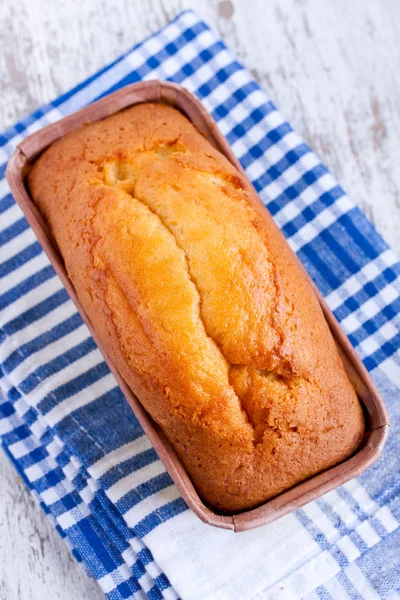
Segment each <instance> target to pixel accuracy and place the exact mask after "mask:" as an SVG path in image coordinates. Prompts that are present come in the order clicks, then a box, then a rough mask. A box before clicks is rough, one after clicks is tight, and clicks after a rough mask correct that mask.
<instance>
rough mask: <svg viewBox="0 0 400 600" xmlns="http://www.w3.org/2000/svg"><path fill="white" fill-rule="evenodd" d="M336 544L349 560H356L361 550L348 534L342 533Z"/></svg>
mask: <svg viewBox="0 0 400 600" xmlns="http://www.w3.org/2000/svg"><path fill="white" fill-rule="evenodd" d="M337 546H338V548H339V549H340V550H341V551H342V552H343V554H344V555H345V557H346V558H347V560H348V561H349V562H352V561H353V560H356V559H357V558H358V557H359V556H360V555H361V552H360V551H359V549H358V548H357V546H356V545H355V544H354V543H353V542H352V540H351V539H350V538H349V536H348V535H344V536H343V537H342V538H341V539H340V540H338V542H337Z"/></svg>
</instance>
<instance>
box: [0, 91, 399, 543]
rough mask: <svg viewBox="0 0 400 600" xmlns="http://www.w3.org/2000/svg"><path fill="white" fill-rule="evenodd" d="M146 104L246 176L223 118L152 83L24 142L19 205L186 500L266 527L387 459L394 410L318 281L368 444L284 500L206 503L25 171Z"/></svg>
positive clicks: (15, 185)
mask: <svg viewBox="0 0 400 600" xmlns="http://www.w3.org/2000/svg"><path fill="white" fill-rule="evenodd" d="M141 102H164V103H167V104H171V105H173V106H175V107H176V108H178V109H179V110H180V111H182V112H183V113H184V114H185V115H186V116H187V117H188V118H189V119H190V120H191V121H192V123H193V124H194V125H195V127H196V128H197V129H198V130H199V131H200V132H201V133H202V134H203V135H205V136H206V137H207V139H208V140H209V141H210V142H211V143H212V144H213V145H214V146H215V147H216V148H217V149H218V150H220V151H221V152H222V153H223V154H224V155H225V156H226V157H227V158H228V159H229V160H230V161H231V162H232V163H233V164H234V165H235V166H236V167H237V168H238V169H239V170H240V171H241V172H242V173H244V171H243V169H242V167H241V165H240V163H239V162H238V160H237V159H236V158H235V156H234V155H233V153H232V150H231V149H230V147H229V145H228V143H227V141H226V140H225V138H224V137H223V136H222V134H221V133H220V131H219V130H218V128H217V125H216V123H215V122H214V121H213V119H212V118H211V116H210V115H209V114H208V113H207V112H206V110H205V109H204V107H203V106H202V105H201V103H200V102H199V101H198V100H197V99H196V98H195V97H194V96H192V95H191V94H190V93H189V92H187V91H186V90H185V89H184V88H182V87H180V86H179V85H176V84H173V83H169V82H160V81H148V82H142V83H135V84H132V85H129V86H127V87H125V88H123V89H121V90H119V91H117V92H115V93H113V94H110V95H109V96H107V97H106V98H103V99H102V100H99V101H97V102H95V103H94V104H91V105H90V106H88V107H86V108H84V109H82V110H80V111H78V112H76V113H74V114H72V115H71V116H69V117H66V118H64V119H62V120H61V121H58V122H57V123H54V124H52V125H49V126H48V127H45V128H44V129H42V130H40V131H38V132H37V133H34V134H33V135H31V136H29V137H28V138H26V139H25V140H24V141H23V142H21V144H19V146H18V147H17V149H16V150H15V152H14V154H13V155H12V157H11V159H10V161H9V164H8V168H7V179H8V182H9V185H10V188H11V191H12V193H13V195H14V198H15V200H16V201H17V203H18V204H19V206H20V208H21V209H22V211H23V213H24V215H25V217H26V219H27V221H28V223H29V225H30V226H31V227H32V229H33V231H34V232H35V234H36V236H37V238H38V240H39V242H40V243H41V245H42V246H43V249H44V251H45V252H46V254H47V256H48V257H49V260H50V262H51V264H52V265H53V267H54V269H55V271H56V273H57V274H58V276H59V277H60V278H61V280H62V282H63V284H64V286H65V287H66V289H67V291H68V293H69V295H70V297H71V298H72V300H73V301H74V302H75V305H76V307H77V309H78V310H79V312H80V314H81V316H82V318H83V320H84V321H85V323H86V325H87V326H88V328H89V330H90V332H91V334H92V336H93V338H94V339H95V341H96V343H97V345H98V347H99V348H100V350H101V351H102V353H103V356H104V358H105V360H106V362H107V364H108V366H109V367H110V369H111V371H112V372H113V374H114V376H115V378H116V380H117V382H118V384H119V385H120V387H121V389H122V391H123V393H124V395H125V398H126V399H127V401H128V403H129V404H130V406H131V408H132V410H133V411H134V413H135V415H136V417H137V419H138V420H139V422H140V424H141V426H142V427H143V429H144V431H145V433H146V434H147V436H148V437H149V439H150V441H151V443H152V444H153V446H154V448H155V450H156V451H157V453H158V455H159V457H160V459H161V460H162V461H163V463H164V465H165V467H166V469H167V471H168V472H169V474H170V476H171V477H172V479H173V481H174V482H175V484H176V486H177V488H178V489H179V491H180V493H181V494H182V497H183V498H184V500H185V501H186V503H187V504H188V505H189V507H190V508H191V509H192V510H193V512H194V513H195V514H196V515H197V516H198V517H199V518H200V519H201V520H202V521H204V522H205V523H208V524H210V525H214V526H215V527H220V528H223V529H232V530H234V531H244V530H248V529H254V528H255V527H260V526H261V525H266V524H267V523H269V522H271V521H274V520H276V519H278V518H280V517H282V516H283V515H285V514H287V513H289V512H291V511H293V510H295V509H297V508H300V507H301V506H303V505H304V504H307V503H308V502H311V501H312V500H314V499H315V498H318V497H319V496H322V495H323V494H325V493H326V492H329V491H330V490H332V489H334V488H336V487H338V486H339V485H341V484H343V483H345V482H346V481H348V480H349V479H351V478H353V477H355V476H356V475H359V474H360V473H361V472H362V471H364V470H365V469H366V468H367V467H369V466H370V465H371V464H372V463H374V462H375V461H376V460H377V458H378V457H379V455H380V453H381V450H382V448H383V446H384V443H385V440H386V437H387V433H388V428H389V419H388V415H387V412H386V408H385V405H384V403H383V400H382V398H381V397H380V395H379V393H378V391H377V389H376V388H375V386H374V384H373V382H372V380H371V378H370V376H369V374H368V373H367V371H366V369H365V367H364V365H363V364H362V362H361V360H360V359H359V357H358V355H357V354H356V352H355V350H354V348H353V347H352V345H351V344H350V342H349V340H348V339H347V337H346V336H345V335H344V333H343V332H342V330H341V329H340V326H339V324H338V322H337V321H336V319H335V317H334V316H333V314H332V312H331V311H330V310H329V308H328V307H327V305H326V303H325V302H324V300H323V299H322V297H321V295H320V294H319V292H318V290H317V289H316V288H315V286H314V289H315V293H316V294H317V297H318V299H319V302H320V304H321V306H322V310H323V312H324V314H325V318H326V320H327V321H328V324H329V326H330V328H331V331H332V334H333V336H334V338H335V340H336V343H337V345H338V347H339V349H340V352H341V355H342V357H343V360H344V364H345V367H346V369H347V372H348V374H349V377H350V379H351V381H352V383H353V385H354V387H355V389H356V391H357V393H358V396H359V398H360V400H361V403H362V405H363V407H364V411H365V415H366V423H367V427H366V434H365V437H364V441H363V444H362V445H361V447H360V448H359V449H358V451H357V452H356V453H355V455H354V456H352V457H351V458H350V459H348V460H346V461H344V462H343V463H341V464H339V465H337V466H336V467H333V468H331V469H328V470H327V471H324V472H323V473H320V474H318V475H315V476H314V477H312V478H310V479H308V480H306V481H304V482H302V483H300V484H298V485H296V486H295V487H293V488H291V489H289V490H287V491H285V492H283V493H282V494H280V495H279V496H277V497H276V498H273V499H272V500H269V501H267V502H265V503H264V504H263V505H262V506H259V507H258V508H255V509H252V510H249V511H245V512H241V513H238V514H230V515H227V514H218V513H216V512H214V510H212V509H211V508H209V507H207V506H206V505H205V504H204V503H203V502H202V500H201V498H200V497H199V495H198V494H197V492H196V490H195V488H194V487H193V485H192V483H191V481H190V479H189V476H188V474H187V473H186V471H185V469H184V467H183V465H182V463H181V462H180V460H179V458H178V457H177V455H176V454H175V452H174V450H173V449H172V447H171V445H170V444H169V443H168V441H167V440H166V438H165V436H164V435H163V433H162V431H161V430H160V429H159V427H158V426H157V425H156V424H155V423H154V421H153V420H152V419H151V417H150V416H149V415H148V414H147V412H146V411H145V410H144V408H143V407H142V405H141V404H140V402H139V400H138V399H137V398H136V396H135V395H134V394H133V392H132V391H131V390H130V389H129V387H128V386H127V384H126V383H125V381H124V380H123V379H122V377H121V376H120V375H119V373H118V372H117V370H116V368H115V366H114V365H113V363H112V361H111V359H110V358H109V357H108V356H107V354H106V352H105V351H104V349H103V348H102V345H101V343H100V342H99V340H98V338H97V336H96V333H95V331H93V328H92V326H91V323H90V321H89V319H88V317H87V315H86V314H85V312H84V310H83V308H82V306H81V304H80V302H79V300H78V298H77V295H76V292H75V290H74V288H73V286H72V284H71V282H70V280H69V279H68V276H67V273H66V271H65V267H64V263H63V260H62V258H61V256H60V254H59V252H58V250H57V247H56V245H55V243H54V241H53V239H52V237H51V235H50V233H49V230H48V228H47V226H46V224H45V222H44V221H43V219H42V217H41V215H40V213H39V211H38V210H37V208H36V206H35V205H34V203H33V201H32V199H31V198H30V196H29V192H28V190H27V188H26V187H25V181H24V176H25V175H26V173H27V172H28V170H29V166H30V164H32V163H33V161H34V160H35V159H36V158H37V157H38V156H39V155H40V154H41V153H42V152H43V151H44V150H45V149H46V148H47V147H48V146H49V145H50V144H52V143H53V142H54V141H55V140H57V139H59V138H60V137H62V136H63V135H64V134H66V133H68V132H70V131H72V130H73V129H76V128H78V127H80V126H81V125H83V124H84V123H87V122H91V121H98V120H100V119H103V118H105V117H107V116H108V115H111V114H113V113H115V112H118V111H119V110H121V109H124V108H127V107H128V106H132V105H133V104H138V103H141ZM256 208H257V210H258V211H259V212H260V214H262V215H263V216H264V217H265V216H266V214H267V212H266V209H265V207H264V206H263V204H262V203H261V201H260V202H259V203H258V206H257V207H256Z"/></svg>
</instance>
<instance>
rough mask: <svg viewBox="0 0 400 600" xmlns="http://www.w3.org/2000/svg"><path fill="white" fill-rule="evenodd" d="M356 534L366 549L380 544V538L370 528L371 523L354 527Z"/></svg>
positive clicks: (364, 522) (366, 522)
mask: <svg viewBox="0 0 400 600" xmlns="http://www.w3.org/2000/svg"><path fill="white" fill-rule="evenodd" d="M356 532H357V533H358V535H359V536H360V537H361V539H362V540H363V541H364V543H365V544H366V545H367V546H368V548H372V546H375V545H376V544H377V543H378V542H380V540H381V538H380V537H379V535H378V534H377V533H376V531H375V529H374V528H373V527H372V525H371V523H369V522H368V521H363V522H362V523H360V524H359V525H357V527H356Z"/></svg>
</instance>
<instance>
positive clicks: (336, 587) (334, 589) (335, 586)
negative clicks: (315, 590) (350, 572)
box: [324, 577, 350, 600]
mask: <svg viewBox="0 0 400 600" xmlns="http://www.w3.org/2000/svg"><path fill="white" fill-rule="evenodd" d="M324 585H325V588H326V590H327V591H328V592H329V594H330V595H331V597H332V598H333V600H346V599H347V598H350V596H349V595H348V593H347V592H346V590H345V589H344V587H342V585H341V583H340V581H339V580H338V579H337V578H336V577H332V579H330V580H329V581H327V582H326V583H325V584H324Z"/></svg>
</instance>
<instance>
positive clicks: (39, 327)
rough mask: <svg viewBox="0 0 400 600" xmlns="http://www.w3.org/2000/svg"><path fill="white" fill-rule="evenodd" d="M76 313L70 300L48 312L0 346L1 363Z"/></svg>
mask: <svg viewBox="0 0 400 600" xmlns="http://www.w3.org/2000/svg"><path fill="white" fill-rule="evenodd" d="M74 313H76V306H75V305H74V303H73V302H72V300H69V301H67V302H65V303H64V304H62V305H61V306H58V307H57V308H55V309H54V310H51V311H50V312H48V313H47V314H46V315H44V316H43V317H42V318H41V319H38V320H37V321H35V322H34V323H31V324H30V325H29V326H28V327H25V329H22V330H21V331H17V332H15V333H14V334H13V335H10V336H9V337H8V338H7V343H6V344H3V346H0V361H1V362H5V361H6V360H7V358H8V357H9V356H10V355H11V354H12V353H13V352H14V351H15V350H18V349H19V348H20V347H21V346H23V345H24V344H27V343H28V342H30V341H32V340H33V339H35V338H37V337H39V336H40V335H42V334H43V333H46V332H47V331H48V330H49V329H51V328H52V327H55V326H56V325H60V324H61V323H62V322H63V321H66V320H67V319H69V318H70V317H71V316H72V315H73V314H74Z"/></svg>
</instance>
